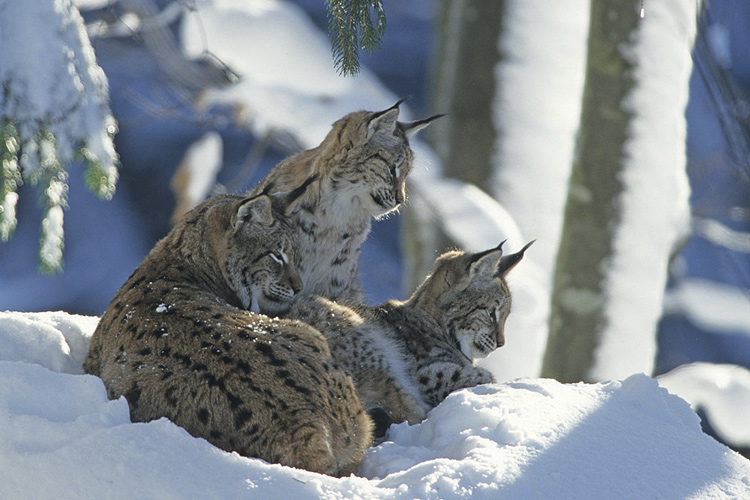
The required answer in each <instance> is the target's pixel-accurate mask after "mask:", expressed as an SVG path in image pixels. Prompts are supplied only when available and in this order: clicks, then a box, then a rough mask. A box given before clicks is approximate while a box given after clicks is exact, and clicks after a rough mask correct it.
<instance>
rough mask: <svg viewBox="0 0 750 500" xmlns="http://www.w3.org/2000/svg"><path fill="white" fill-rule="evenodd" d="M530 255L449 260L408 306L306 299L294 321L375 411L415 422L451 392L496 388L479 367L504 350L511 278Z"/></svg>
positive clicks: (451, 255)
mask: <svg viewBox="0 0 750 500" xmlns="http://www.w3.org/2000/svg"><path fill="white" fill-rule="evenodd" d="M526 248H528V245H527V246H526V247H524V248H523V250H521V251H520V252H518V253H516V254H513V255H509V256H507V257H502V250H501V248H500V247H498V248H495V249H492V250H488V251H485V252H479V253H469V252H448V253H445V254H443V255H442V256H440V257H439V258H438V259H437V261H436V262H435V265H434V266H433V270H432V273H431V274H430V276H428V277H427V278H426V279H425V281H424V282H423V283H422V284H421V285H420V286H419V287H418V288H417V290H416V291H415V292H414V294H413V295H412V296H411V297H410V298H409V299H408V300H407V301H404V302H400V301H393V300H392V301H388V302H386V303H385V304H382V305H380V306H375V307H365V306H356V307H351V306H344V305H341V304H337V303H336V302H333V301H330V300H328V299H325V298H322V297H315V298H302V299H301V300H299V301H297V302H296V303H295V304H294V305H293V306H292V309H291V311H290V313H289V314H290V316H291V317H294V318H298V319H301V320H302V321H305V322H306V323H309V324H310V325H313V326H315V327H316V328H318V329H319V330H320V331H321V332H322V333H323V334H324V335H325V336H326V338H327V340H328V344H329V346H330V348H331V353H332V356H333V362H334V365H335V366H336V367H337V368H340V369H343V370H345V371H346V372H347V373H349V374H350V375H351V376H352V378H353V379H354V382H355V386H356V387H357V393H358V395H359V397H360V400H361V402H362V404H363V406H364V407H365V408H366V409H367V410H368V411H371V410H373V409H375V408H382V409H383V410H385V412H386V413H387V414H388V416H389V417H390V419H391V420H392V421H393V422H403V421H407V422H409V423H416V422H419V421H421V420H422V419H423V418H424V416H425V414H426V412H427V410H429V409H430V408H432V407H434V406H436V405H438V404H439V403H440V402H441V401H442V400H443V399H445V398H446V397H447V396H448V394H450V393H451V392H452V391H455V390H457V389H460V388H464V387H472V386H476V385H479V384H483V383H488V382H493V381H494V378H493V376H492V374H491V373H490V372H488V371H487V370H485V369H483V368H480V367H478V366H476V364H475V360H476V359H478V358H482V357H485V356H487V355H488V354H489V353H490V352H492V351H493V350H495V349H497V348H498V347H501V346H502V345H503V344H504V343H505V335H504V325H505V320H506V319H507V317H508V314H509V313H510V308H511V294H510V290H509V289H508V285H507V283H506V281H505V276H506V275H507V273H508V272H509V271H510V270H511V269H512V268H513V267H514V266H515V265H516V264H517V263H518V262H519V261H520V260H521V258H522V257H523V252H524V251H525V250H526Z"/></svg>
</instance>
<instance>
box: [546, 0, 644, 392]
mask: <svg viewBox="0 0 750 500" xmlns="http://www.w3.org/2000/svg"><path fill="white" fill-rule="evenodd" d="M638 21H639V18H638V16H637V15H636V14H635V12H634V7H633V4H632V3H631V2H611V1H608V0H592V2H591V20H590V29H589V42H588V59H587V63H586V77H585V78H586V79H585V84H584V92H583V105H582V111H581V115H582V116H581V129H580V132H579V137H578V151H577V157H576V159H575V161H574V164H573V169H572V172H571V179H570V186H569V191H568V198H567V202H566V207H565V216H564V217H565V218H564V223H563V232H562V236H561V241H560V247H559V252H558V257H557V264H556V269H555V274H554V284H553V291H552V302H551V313H550V323H549V339H548V343H547V349H546V353H545V357H544V361H543V366H542V376H544V377H553V378H556V379H558V380H560V381H563V382H576V381H580V380H588V378H589V370H590V368H591V366H592V364H593V361H594V351H595V349H596V347H597V345H598V341H599V336H600V333H601V331H602V329H603V328H604V327H605V326H606V325H605V317H604V311H605V307H606V296H605V293H604V292H605V290H604V286H605V283H604V282H605V278H606V274H607V270H608V266H609V263H610V261H611V258H612V254H613V237H614V232H615V229H616V227H617V225H618V223H619V221H620V218H621V213H620V207H619V200H620V195H621V193H622V191H623V186H622V183H621V181H620V173H621V171H622V168H623V159H624V146H625V143H626V140H627V136H628V128H629V125H630V122H631V118H632V113H631V112H629V111H627V110H626V108H625V107H624V106H623V103H624V100H625V98H626V97H627V96H628V95H629V94H630V92H631V90H632V88H633V86H634V81H633V77H632V69H633V64H632V63H631V62H630V61H629V60H628V58H627V57H626V56H625V55H624V53H625V50H626V48H627V47H628V45H629V43H630V40H631V39H632V34H633V32H634V31H635V29H636V27H637V24H638Z"/></svg>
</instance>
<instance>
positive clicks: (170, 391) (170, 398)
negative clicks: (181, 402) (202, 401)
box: [164, 386, 177, 406]
mask: <svg viewBox="0 0 750 500" xmlns="http://www.w3.org/2000/svg"><path fill="white" fill-rule="evenodd" d="M176 390H177V388H176V387H175V386H170V387H168V388H167V390H166V391H164V399H166V400H167V403H169V404H170V405H171V406H177V398H176V397H175V396H174V391H176Z"/></svg>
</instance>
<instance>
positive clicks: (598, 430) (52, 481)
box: [0, 312, 750, 500]
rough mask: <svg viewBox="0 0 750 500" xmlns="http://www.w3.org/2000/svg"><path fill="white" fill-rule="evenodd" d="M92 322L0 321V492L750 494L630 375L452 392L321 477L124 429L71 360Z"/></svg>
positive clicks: (730, 463)
mask: <svg viewBox="0 0 750 500" xmlns="http://www.w3.org/2000/svg"><path fill="white" fill-rule="evenodd" d="M96 322H97V318H90V317H83V316H71V315H67V314H65V313H61V312H53V313H34V314H29V313H15V312H5V313H1V314H0V422H2V425H0V443H2V446H0V498H56V499H58V498H62V499H65V498H71V499H73V498H75V499H81V498H114V499H119V498H122V499H131V498H160V499H172V498H174V499H180V498H296V499H305V498H309V499H318V498H331V499H333V498H358V499H370V498H393V499H411V498H420V499H438V498H439V499H444V500H446V499H447V500H449V499H458V498H469V497H470V498H478V499H482V498H500V497H502V498H529V499H535V498H557V499H566V498H570V499H573V498H575V499H579V498H608V499H619V498H622V499H630V498H675V499H678V498H679V499H685V498H701V499H706V498H750V462H748V461H747V460H745V459H744V458H742V457H741V456H740V455H738V454H736V453H734V452H732V451H730V450H729V449H728V448H726V447H725V446H723V445H721V444H719V443H718V442H716V441H715V440H713V439H712V438H710V437H709V436H707V435H705V434H703V433H702V432H701V430H700V424H699V421H698V417H697V416H696V415H695V414H694V413H693V412H692V411H691V410H690V407H689V406H688V404H687V403H686V402H685V401H683V400H682V399H680V398H678V397H677V396H674V395H671V394H669V393H668V392H667V391H666V390H665V389H662V388H660V387H659V386H658V385H657V383H656V382H655V381H654V380H653V379H651V378H649V377H646V376H645V375H634V376H632V377H629V378H627V379H625V380H623V381H614V382H608V383H603V384H560V383H558V382H556V381H553V380H546V379H525V380H516V381H511V382H507V383H504V384H495V385H486V386H480V387H476V388H473V389H471V390H462V391H458V392H456V393H454V394H452V395H451V396H450V397H448V398H447V399H446V400H445V401H444V402H443V403H442V404H441V405H440V406H438V407H437V408H435V409H434V410H433V411H432V412H430V414H429V416H428V418H427V420H426V421H425V422H423V423H422V424H420V425H414V426H409V425H406V424H401V425H398V426H394V427H392V428H391V430H390V431H389V433H388V435H387V437H386V441H385V442H384V443H382V444H381V445H379V446H377V447H374V448H372V449H371V450H370V451H369V452H368V453H367V455H366V456H365V459H364V462H363V465H362V467H361V470H360V473H361V474H362V476H364V477H355V476H351V477H348V478H342V479H336V478H332V477H328V476H322V475H319V474H315V473H312V472H307V471H303V470H298V469H293V468H289V467H283V466H280V465H274V464H268V463H266V462H264V461H262V460H259V459H252V458H245V457H241V456H239V455H237V454H236V453H226V452H224V451H222V450H219V449H218V448H215V447H214V446H212V445H210V444H209V443H208V442H206V441H205V440H203V439H196V438H193V437H192V436H190V435H189V434H188V433H187V432H185V431H184V430H183V429H181V428H180V427H177V426H176V425H174V424H172V423H171V422H169V421H168V420H166V419H160V420H157V421H153V422H149V423H137V424H133V423H130V420H129V412H128V406H127V402H126V401H125V400H124V399H122V398H121V399H119V400H116V401H110V400H108V399H107V395H106V391H105V389H104V386H103V384H102V383H101V381H100V380H99V379H98V378H96V377H93V376H90V375H83V374H82V370H81V367H80V363H81V361H82V359H83V357H84V356H85V352H86V350H87V348H88V340H89V339H90V336H91V334H92V332H93V330H94V328H95V325H96Z"/></svg>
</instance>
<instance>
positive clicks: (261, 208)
mask: <svg viewBox="0 0 750 500" xmlns="http://www.w3.org/2000/svg"><path fill="white" fill-rule="evenodd" d="M249 221H253V222H257V223H259V224H262V225H264V226H270V225H271V224H273V210H272V205H271V198H269V197H268V196H266V195H264V194H261V195H259V196H256V197H254V198H249V199H247V200H245V201H243V202H242V205H240V208H239V209H238V210H237V218H236V220H235V222H234V230H235V231H237V230H239V229H240V228H241V227H242V226H243V225H244V224H245V223H247V222H249Z"/></svg>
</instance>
